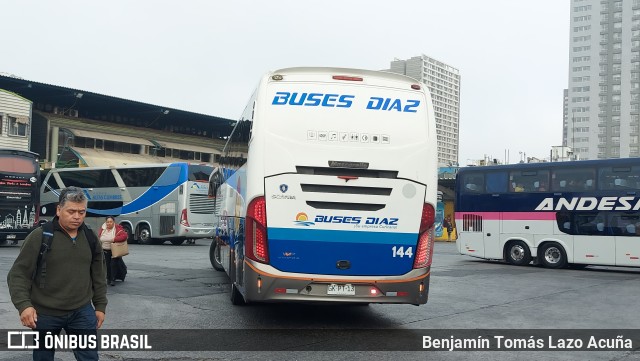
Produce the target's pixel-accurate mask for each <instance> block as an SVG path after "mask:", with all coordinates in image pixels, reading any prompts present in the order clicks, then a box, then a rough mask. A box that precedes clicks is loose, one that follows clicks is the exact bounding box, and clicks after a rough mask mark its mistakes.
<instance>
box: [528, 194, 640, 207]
mask: <svg viewBox="0 0 640 361" xmlns="http://www.w3.org/2000/svg"><path fill="white" fill-rule="evenodd" d="M635 199H636V197H628V196H627V197H602V198H601V199H598V198H596V197H574V198H571V200H567V199H566V198H560V199H558V201H557V202H556V203H555V206H554V199H553V198H545V199H544V200H542V202H540V204H538V206H537V207H536V211H560V210H562V209H563V208H564V209H566V210H569V211H573V210H576V211H592V210H595V209H597V210H599V211H630V210H634V211H637V210H640V199H638V201H635ZM634 201H635V204H634V203H632V202H634Z"/></svg>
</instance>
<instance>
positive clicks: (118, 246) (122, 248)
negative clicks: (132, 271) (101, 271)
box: [111, 241, 129, 258]
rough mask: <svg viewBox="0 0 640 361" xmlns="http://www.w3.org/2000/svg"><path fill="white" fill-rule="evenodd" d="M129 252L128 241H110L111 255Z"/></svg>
mask: <svg viewBox="0 0 640 361" xmlns="http://www.w3.org/2000/svg"><path fill="white" fill-rule="evenodd" d="M128 254H129V243H127V241H124V242H114V243H111V257H116V258H117V257H123V256H126V255H128Z"/></svg>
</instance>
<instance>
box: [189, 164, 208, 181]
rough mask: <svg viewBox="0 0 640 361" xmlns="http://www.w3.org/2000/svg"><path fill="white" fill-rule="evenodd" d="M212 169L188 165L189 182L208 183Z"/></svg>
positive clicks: (204, 166)
mask: <svg viewBox="0 0 640 361" xmlns="http://www.w3.org/2000/svg"><path fill="white" fill-rule="evenodd" d="M212 171H213V168H212V167H209V166H206V165H193V164H190V165H189V180H190V181H192V182H208V181H209V175H211V172H212Z"/></svg>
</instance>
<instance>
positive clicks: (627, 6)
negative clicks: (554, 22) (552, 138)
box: [563, 0, 640, 159]
mask: <svg viewBox="0 0 640 361" xmlns="http://www.w3.org/2000/svg"><path fill="white" fill-rule="evenodd" d="M568 100H569V115H568V119H567V123H568V126H567V131H566V132H563V145H565V146H568V147H570V148H572V149H573V152H574V154H575V155H576V156H577V157H578V158H580V159H598V158H626V157H638V156H640V142H639V139H638V138H639V135H640V133H639V131H640V129H639V128H640V0H624V1H623V0H571V30H570V49H569V87H568Z"/></svg>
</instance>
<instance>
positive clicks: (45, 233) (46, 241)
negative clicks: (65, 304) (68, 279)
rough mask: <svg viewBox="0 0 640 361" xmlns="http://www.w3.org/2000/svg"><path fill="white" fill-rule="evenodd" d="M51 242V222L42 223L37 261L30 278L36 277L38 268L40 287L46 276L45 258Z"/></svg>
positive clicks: (42, 286)
mask: <svg viewBox="0 0 640 361" xmlns="http://www.w3.org/2000/svg"><path fill="white" fill-rule="evenodd" d="M52 243H53V223H52V222H47V223H45V224H43V225H42V242H41V243H40V252H39V253H38V261H37V263H36V269H35V270H34V271H33V275H32V277H31V279H32V280H35V279H36V276H37V275H38V270H40V288H44V281H45V278H46V277H47V259H46V255H47V252H49V250H51V244H52Z"/></svg>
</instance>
